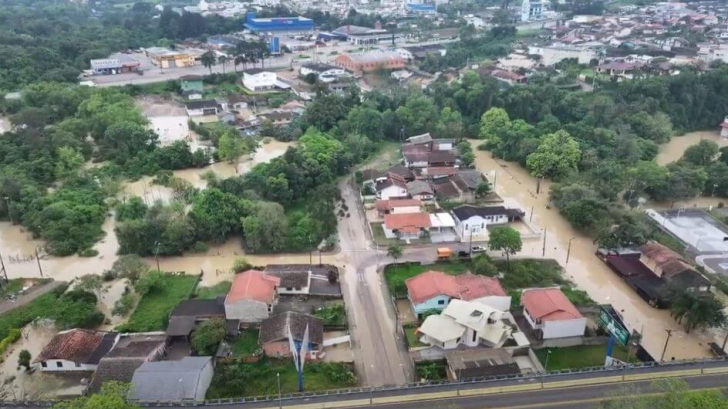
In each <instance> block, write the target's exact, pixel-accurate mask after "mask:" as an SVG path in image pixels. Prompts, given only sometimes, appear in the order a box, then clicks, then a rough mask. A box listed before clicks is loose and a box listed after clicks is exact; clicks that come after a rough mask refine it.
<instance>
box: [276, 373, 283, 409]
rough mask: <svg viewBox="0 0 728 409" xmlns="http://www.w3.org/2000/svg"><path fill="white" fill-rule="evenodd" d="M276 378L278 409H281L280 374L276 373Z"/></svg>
mask: <svg viewBox="0 0 728 409" xmlns="http://www.w3.org/2000/svg"><path fill="white" fill-rule="evenodd" d="M276 378H277V379H278V409H281V408H283V398H282V397H281V373H280V372H277V373H276Z"/></svg>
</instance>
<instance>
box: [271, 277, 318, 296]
mask: <svg viewBox="0 0 728 409" xmlns="http://www.w3.org/2000/svg"><path fill="white" fill-rule="evenodd" d="M266 274H268V275H271V276H273V277H278V278H279V279H280V280H281V284H280V286H279V287H278V294H281V295H285V294H308V293H309V289H310V288H311V271H270V272H269V271H266Z"/></svg>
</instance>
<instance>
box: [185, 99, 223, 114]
mask: <svg viewBox="0 0 728 409" xmlns="http://www.w3.org/2000/svg"><path fill="white" fill-rule="evenodd" d="M185 110H186V111H187V115H188V116H207V115H217V114H218V113H220V111H221V109H220V105H219V104H218V103H217V101H213V100H199V101H189V102H187V103H186V104H185Z"/></svg>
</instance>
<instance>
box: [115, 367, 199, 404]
mask: <svg viewBox="0 0 728 409" xmlns="http://www.w3.org/2000/svg"><path fill="white" fill-rule="evenodd" d="M211 360H212V358H211V357H209V356H187V357H184V358H182V359H181V360H179V361H159V362H145V363H143V364H142V365H141V366H140V367H139V368H138V369H137V370H136V371H135V372H134V376H133V378H132V382H131V383H132V386H131V389H130V390H129V398H130V399H132V400H138V401H146V402H154V401H168V402H170V401H172V402H174V401H180V400H190V399H195V397H196V392H197V391H198V389H199V387H200V383H201V382H200V376H201V373H202V369H203V368H204V367H205V366H207V365H210V364H211Z"/></svg>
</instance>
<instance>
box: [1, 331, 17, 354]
mask: <svg viewBox="0 0 728 409" xmlns="http://www.w3.org/2000/svg"><path fill="white" fill-rule="evenodd" d="M19 339H20V330H19V329H17V328H12V329H11V330H10V331H8V336H6V337H5V338H3V340H2V341H0V356H2V355H4V354H5V351H7V350H8V348H9V347H10V345H13V344H14V343H15V341H17V340H19Z"/></svg>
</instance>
